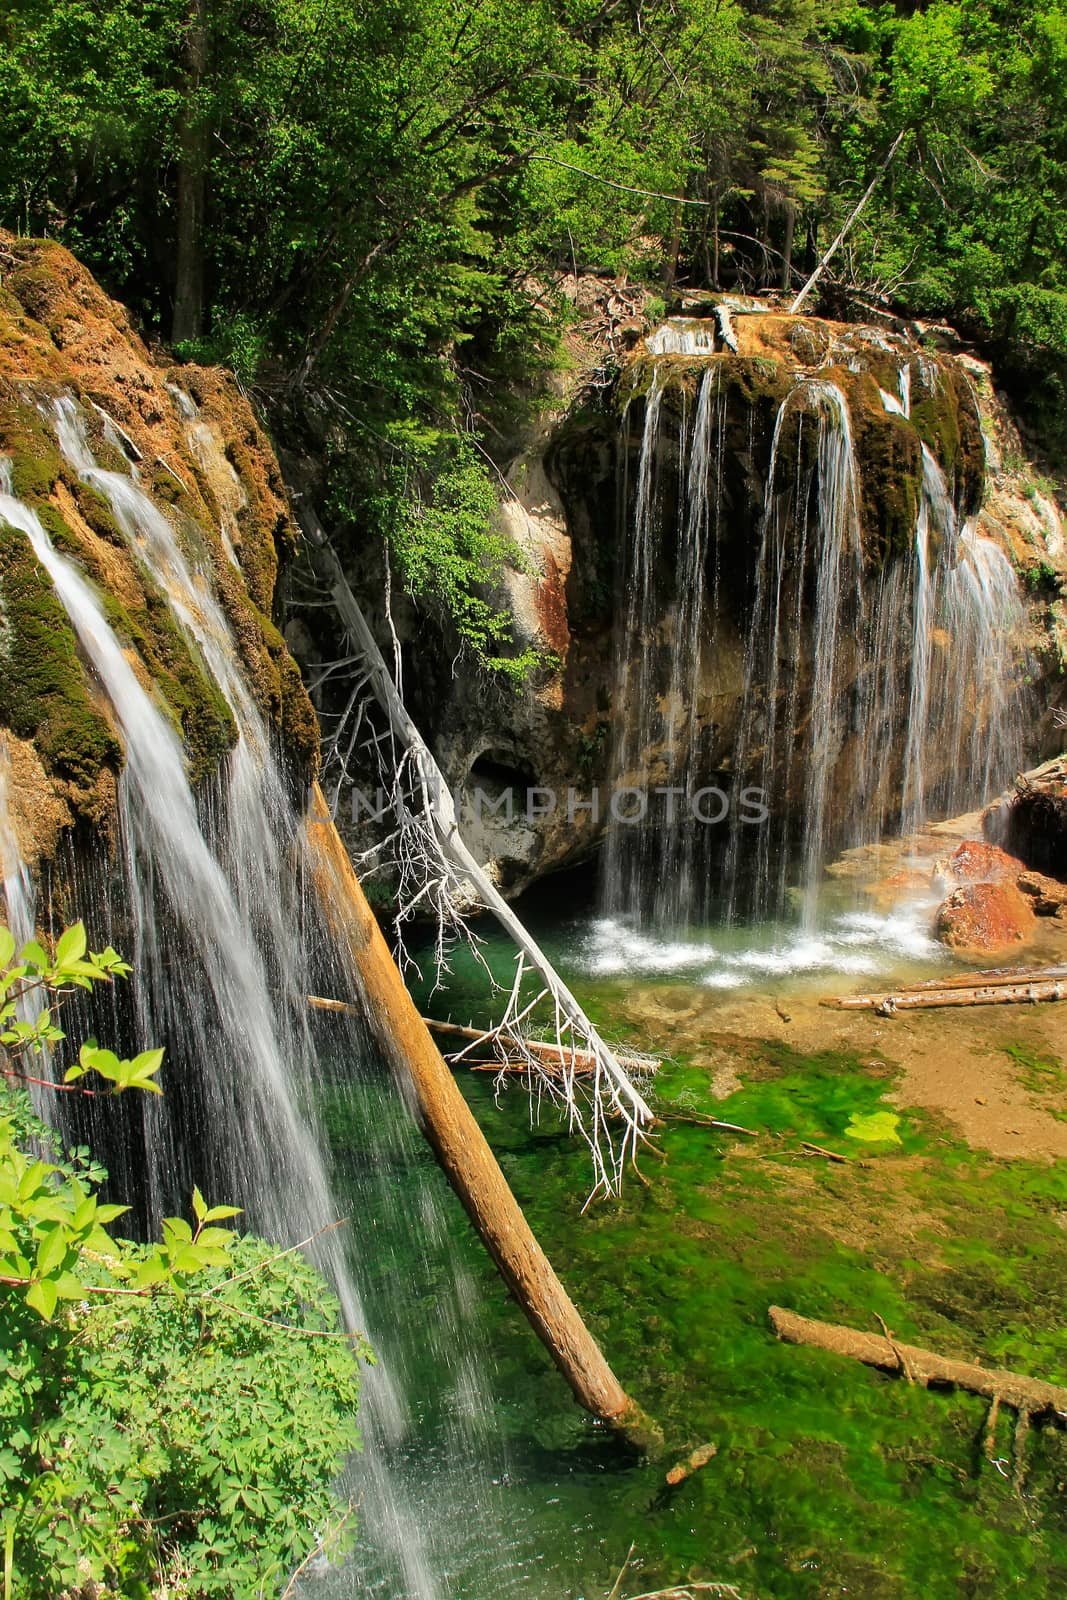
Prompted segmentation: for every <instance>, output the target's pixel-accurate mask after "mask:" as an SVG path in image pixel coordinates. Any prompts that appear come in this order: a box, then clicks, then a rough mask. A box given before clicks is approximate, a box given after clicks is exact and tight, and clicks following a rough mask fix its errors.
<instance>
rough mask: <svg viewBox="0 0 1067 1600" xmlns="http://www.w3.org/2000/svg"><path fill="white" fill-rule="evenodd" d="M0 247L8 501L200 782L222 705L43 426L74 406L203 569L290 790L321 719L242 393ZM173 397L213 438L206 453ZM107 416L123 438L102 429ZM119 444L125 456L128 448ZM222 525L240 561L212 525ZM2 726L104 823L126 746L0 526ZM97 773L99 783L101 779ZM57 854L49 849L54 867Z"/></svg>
mask: <svg viewBox="0 0 1067 1600" xmlns="http://www.w3.org/2000/svg"><path fill="white" fill-rule="evenodd" d="M2 242H3V243H4V245H5V247H6V248H7V249H8V250H9V251H10V253H11V254H12V255H13V256H14V258H15V265H14V267H13V268H12V269H11V270H10V271H9V272H7V273H5V280H4V283H3V285H2V286H0V453H2V454H4V455H6V456H8V457H9V458H10V460H11V465H12V487H13V490H14V493H15V494H16V496H17V497H18V499H19V500H20V501H21V502H22V503H23V504H24V505H26V506H27V507H28V508H29V509H31V510H33V511H34V512H35V513H36V514H37V515H38V517H39V518H40V520H41V522H42V524H43V526H44V527H45V529H46V531H47V532H48V534H49V537H50V538H51V539H52V541H53V543H54V544H55V546H56V548H57V549H60V550H62V551H63V553H64V554H65V555H67V556H68V557H69V558H70V559H72V560H74V561H75V562H76V563H77V564H78V565H79V566H80V567H81V568H82V570H83V571H84V572H85V573H86V574H87V576H88V577H89V579H90V581H91V582H92V583H93V585H94V587H95V589H96V591H97V593H98V595H99V596H100V599H101V603H102V605H103V607H104V610H105V613H106V615H107V617H108V620H109V622H110V623H111V625H112V627H113V628H114V630H115V632H116V635H117V636H118V638H119V640H120V642H121V643H122V645H123V647H124V648H125V649H126V650H127V651H128V652H129V653H130V654H131V657H132V656H134V655H135V656H136V658H137V659H136V662H135V668H136V671H137V673H138V676H139V677H140V678H141V681H142V682H143V683H145V684H146V685H147V686H149V687H150V688H151V691H152V693H153V695H154V697H155V698H156V700H157V703H158V704H159V705H160V707H161V709H163V710H164V712H165V714H166V715H167V716H168V717H169V718H170V719H171V721H172V722H173V724H174V727H175V729H176V731H177V732H178V733H179V734H180V737H181V738H182V741H183V743H184V746H185V749H186V752H187V757H188V767H189V773H190V777H191V778H192V780H193V781H194V782H200V781H202V780H204V779H206V778H208V777H209V776H210V775H211V774H212V773H213V772H214V771H216V770H217V768H218V766H219V763H220V762H221V761H222V760H223V759H224V758H225V756H226V754H227V752H228V751H230V750H231V749H232V748H233V745H234V743H235V740H236V737H237V729H236V727H235V724H234V720H233V716H232V714H231V712H230V709H229V707H228V705H227V704H226V701H225V699H224V697H223V695H222V693H221V691H220V690H219V688H218V685H217V684H216V683H215V681H214V680H213V678H212V677H211V674H210V673H209V672H208V671H207V669H206V667H205V664H204V662H203V661H202V659H201V658H200V654H199V651H198V650H197V648H196V645H195V643H194V642H192V641H191V640H190V639H189V638H188V637H187V636H186V635H185V633H184V632H183V630H182V629H181V627H180V626H179V624H178V623H177V621H176V619H175V617H174V614H173V611H172V609H171V607H170V605H169V603H168V601H167V598H166V596H165V595H164V594H163V593H162V592H161V591H160V589H159V588H158V586H157V585H156V584H155V583H154V581H153V579H152V578H151V576H150V575H149V574H148V573H147V572H146V571H145V570H144V568H143V566H142V563H141V562H140V561H139V560H138V559H137V557H136V554H135V552H133V551H131V549H130V547H129V543H128V540H127V539H126V537H125V535H124V533H123V531H122V529H121V528H120V527H119V525H118V524H117V522H116V520H115V518H114V516H113V514H112V511H111V507H110V505H109V503H108V500H107V497H106V495H105V494H103V493H101V492H100V491H99V490H97V489H96V488H95V487H93V486H92V485H90V484H86V483H84V482H82V481H81V480H80V478H79V477H78V475H77V473H76V472H75V471H74V470H73V469H72V468H71V467H70V465H69V464H68V463H67V462H65V461H64V459H63V458H62V456H61V454H60V451H59V448H58V445H57V441H56V437H55V433H54V430H53V428H52V426H51V423H50V420H49V419H50V415H51V408H52V405H53V403H54V401H55V400H56V398H57V397H59V396H60V395H69V396H72V397H73V398H74V399H75V400H77V401H78V402H79V403H80V404H81V405H82V407H83V409H84V412H85V416H86V424H87V430H88V436H89V442H90V445H91V448H92V450H93V453H94V455H95V457H96V459H97V461H98V462H99V463H100V465H101V466H102V467H104V468H106V469H108V470H112V471H129V470H131V465H132V463H133V462H136V465H137V470H138V473H139V477H140V482H141V486H142V487H143V488H144V490H145V492H146V493H148V494H149V495H150V496H151V497H152V498H153V500H154V501H155V503H156V504H157V505H158V506H159V508H160V509H161V510H162V512H163V514H164V515H165V516H166V517H167V519H168V520H169V521H170V522H171V524H172V525H173V527H174V529H175V532H176V535H177V537H178V540H179V542H180V543H181V544H182V546H183V547H184V548H185V550H186V552H187V554H190V555H191V556H192V558H193V559H194V560H195V563H196V565H197V566H199V567H200V568H201V569H204V570H208V571H212V572H213V573H214V576H215V581H216V587H217V590H218V592H219V595H220V598H221V600H222V603H223V606H224V609H225V611H226V613H227V615H228V617H229V620H230V623H231V626H232V628H233V630H234V635H235V639H236V643H237V648H238V651H239V653H240V656H241V659H242V662H243V664H244V667H245V670H246V674H247V676H248V679H249V681H250V685H251V687H252V689H253V692H254V694H255V697H256V700H257V702H258V703H259V705H260V707H261V709H262V711H263V714H264V716H265V717H266V718H267V719H268V722H269V723H270V725H271V727H272V730H273V732H274V734H275V736H276V739H277V744H278V747H279V750H280V753H281V755H282V758H283V760H284V762H285V764H286V766H287V768H288V770H289V771H290V773H291V774H292V777H293V781H294V785H296V786H298V787H302V786H303V785H304V784H305V783H306V781H307V780H308V778H309V777H310V775H311V774H312V773H313V772H314V770H315V767H316V764H317V759H318V742H319V730H318V725H317V721H316V718H315V713H314V711H313V709H312V706H311V703H310V701H309V699H308V697H307V694H306V691H305V690H304V686H303V684H302V682H301V680H300V675H299V672H298V670H297V668H296V666H295V664H294V663H293V661H292V660H291V658H290V657H289V655H288V652H287V650H286V647H285V644H284V641H283V640H282V637H281V634H280V633H279V632H278V630H277V628H276V627H275V625H274V622H273V620H272V612H273V608H274V604H275V594H274V591H275V584H276V581H277V574H278V566H279V561H280V560H281V559H284V558H285V557H287V556H289V555H291V553H292V551H293V549H294V548H295V545H296V541H297V532H296V527H295V523H294V521H293V518H292V515H291V512H290V508H289V505H288V501H287V498H286V494H285V489H284V484H283V482H282V478H281V472H280V469H279V467H278V463H277V461H276V459H275V457H274V454H273V451H272V449H271V446H270V442H269V440H268V439H267V436H266V434H265V432H264V431H263V429H262V427H261V426H260V424H259V422H258V420H257V418H256V417H255V415H254V413H253V411H252V408H251V406H250V405H249V403H248V401H247V399H246V398H245V397H244V395H243V394H242V393H241V392H240V390H239V389H238V387H237V385H236V383H235V382H234V381H233V379H232V378H231V377H230V376H229V375H228V374H225V373H221V372H217V371H213V370H211V369H206V368H201V367H192V366H190V367H173V366H164V365H161V364H159V362H158V360H157V359H156V358H155V356H154V355H153V354H152V353H150V352H149V351H148V349H147V348H146V347H145V345H144V344H143V343H142V341H141V339H140V338H139V336H138V335H137V333H136V332H135V331H134V329H133V328H132V326H131V325H130V323H129V320H128V318H127V316H126V313H125V312H124V311H123V310H122V308H121V307H120V306H118V305H116V304H115V303H114V302H113V301H111V300H109V299H108V297H107V296H106V295H105V294H104V293H103V291H102V290H101V289H100V288H99V286H98V285H97V284H96V283H95V282H94V281H93V279H92V277H91V276H90V274H89V273H88V272H87V271H85V269H84V268H82V267H81V266H80V265H79V263H78V262H77V261H75V259H74V258H73V257H72V256H71V255H70V254H69V253H68V252H67V251H65V250H63V249H62V248H61V247H59V246H57V245H55V244H54V243H51V242H48V241H37V240H14V239H12V238H11V237H10V236H9V235H3V236H2ZM172 386H178V387H180V388H182V389H184V390H185V391H186V392H187V393H188V394H189V395H190V396H191V398H192V399H193V400H194V401H195V403H196V405H197V406H198V407H199V408H200V419H199V421H200V423H202V424H203V425H204V427H205V428H206V429H208V430H210V434H211V438H212V449H211V451H210V452H209V456H210V459H208V460H206V461H205V460H204V459H202V456H201V453H200V451H199V450H198V447H197V438H196V436H194V434H193V432H192V430H190V429H189V421H188V418H187V416H186V415H184V414H183V412H182V410H181V407H180V406H179V404H178V403H177V399H176V396H175V394H174V392H173V388H172ZM105 417H108V418H111V419H112V420H113V421H114V423H115V424H116V425H117V427H118V429H119V431H120V433H121V435H122V436H123V438H124V440H125V444H124V445H123V448H122V449H120V448H119V445H118V442H117V440H116V439H115V436H114V434H112V433H107V434H105V428H104V418H105ZM123 451H125V454H124V453H123ZM226 527H229V530H230V538H231V542H232V546H233V548H234V549H235V550H236V556H237V561H238V563H239V567H238V566H235V565H234V561H233V558H232V554H231V553H230V551H229V549H228V547H227V548H224V545H223V539H222V535H221V533H220V529H222V528H226ZM0 539H2V548H0V600H2V604H3V611H2V616H0V647H2V649H3V652H4V658H5V663H6V667H7V671H6V673H5V677H4V683H3V685H2V690H0V722H2V723H3V724H4V725H6V726H7V728H9V729H10V730H11V731H12V733H13V734H17V735H18V736H19V737H21V738H23V739H26V740H30V741H32V742H33V743H34V744H35V745H36V748H37V750H38V753H39V755H40V758H41V761H42V763H43V766H44V769H45V771H46V773H47V774H48V776H49V778H50V780H51V782H52V783H53V785H54V787H55V790H56V793H57V795H58V796H60V797H61V798H62V801H63V802H64V803H65V804H66V805H68V806H69V807H70V812H71V814H72V815H73V817H74V818H75V820H76V821H77V822H78V823H79V824H82V825H84V824H92V825H93V826H95V827H103V828H104V829H105V830H107V829H109V828H110V827H111V825H112V823H113V818H111V817H109V816H108V815H106V814H105V813H106V811H107V808H108V806H110V805H112V804H113V797H114V792H115V783H114V779H115V777H116V776H117V774H118V772H119V771H121V767H122V763H123V759H124V756H123V750H122V745H121V741H120V739H119V737H118V734H117V732H116V730H115V728H114V727H113V726H112V724H111V722H110V720H109V716H108V714H107V712H106V710H105V709H104V708H103V706H102V703H101V702H100V699H99V694H98V690H97V688H96V686H95V684H94V682H93V679H92V675H91V672H90V671H89V669H88V668H87V666H86V664H85V662H84V661H83V659H82V657H81V653H80V651H79V647H78V644H77V641H76V639H75V637H74V634H73V632H72V630H71V628H70V625H69V624H68V622H67V620H66V617H65V615H64V614H63V611H62V608H61V607H60V605H59V603H58V602H57V600H56V598H55V595H54V594H53V592H52V589H51V586H50V584H49V583H48V580H47V577H46V576H45V574H44V573H43V572H42V571H41V570H40V569H39V568H38V567H37V564H36V562H35V561H34V559H33V556H32V553H31V552H30V549H29V546H28V544H27V543H26V540H25V538H24V537H23V536H22V535H21V534H20V533H18V532H16V531H14V530H11V529H8V528H0ZM105 780H106V781H105ZM52 848H54V842H53V844H51V845H50V844H45V843H42V847H41V857H42V859H46V858H47V857H48V856H49V855H50V853H51V850H52Z"/></svg>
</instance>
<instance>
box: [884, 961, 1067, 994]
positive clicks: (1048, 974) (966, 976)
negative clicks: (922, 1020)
mask: <svg viewBox="0 0 1067 1600" xmlns="http://www.w3.org/2000/svg"><path fill="white" fill-rule="evenodd" d="M1053 978H1067V965H1065V964H1062V963H1061V964H1059V965H1057V966H1054V967H991V968H990V970H989V971H988V972H954V973H951V974H950V975H949V976H948V977H947V978H924V979H923V980H922V982H921V983H905V984H902V985H901V989H902V991H903V993H905V994H924V993H927V992H928V991H929V990H931V989H992V988H1000V987H1003V986H1004V985H1005V984H1012V983H1040V982H1042V981H1044V980H1045V979H1053Z"/></svg>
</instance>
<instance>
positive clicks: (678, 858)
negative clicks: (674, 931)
mask: <svg viewBox="0 0 1067 1600" xmlns="http://www.w3.org/2000/svg"><path fill="white" fill-rule="evenodd" d="M697 326H699V325H697ZM685 337H686V338H687V339H688V338H690V337H693V336H691V335H690V334H688V333H687V334H686V336H685ZM696 348H699V349H700V350H702V351H706V350H707V349H709V348H710V346H709V345H707V344H705V343H700V344H698V345H697V346H696ZM720 377H721V367H720V366H719V365H718V364H711V365H709V366H708V368H707V370H706V372H705V373H704V374H703V376H702V378H701V381H700V385H699V388H698V391H697V403H696V408H695V413H694V416H693V421H692V427H690V425H689V416H688V408H687V407H683V410H682V415H681V418H680V421H679V425H678V435H677V440H676V462H675V471H674V472H673V474H671V476H672V478H673V480H674V481H673V484H672V489H673V491H674V493H675V494H676V496H677V499H678V503H679V505H680V506H681V507H683V508H684V513H682V515H683V522H682V526H681V528H680V531H679V543H678V549H677V559H676V577H675V582H674V584H673V589H672V593H671V595H670V599H669V605H668V609H667V613H666V616H665V617H664V618H663V620H662V622H661V620H660V617H659V607H660V604H661V602H662V600H663V580H664V578H665V576H666V573H665V563H664V562H663V560H662V549H661V544H662V536H663V528H662V513H663V498H664V496H663V486H662V483H661V479H662V478H663V476H664V475H665V473H666V472H667V470H668V463H667V461H666V460H665V456H664V452H663V451H662V449H661V445H662V440H661V436H660V422H661V416H660V413H661V407H662V401H663V395H664V391H665V378H666V369H663V368H660V367H657V368H655V370H654V372H653V375H652V381H651V385H650V388H649V392H648V395H647V398H646V401H645V415H644V421H643V425H642V438H641V447H640V457H639V468H638V479H637V490H636V495H635V508H634V520H633V527H634V535H633V544H632V551H633V560H632V567H631V570H630V572H629V574H628V578H627V582H626V589H625V606H626V621H625V627H624V629H623V630H622V632H621V634H620V648H619V649H618V650H617V654H616V694H615V697H616V704H617V705H618V706H620V707H621V708H623V720H622V725H621V731H620V733H619V736H618V738H617V741H616V746H615V752H614V762H613V778H614V782H613V785H612V791H613V794H615V795H619V794H620V792H621V791H622V790H623V789H624V788H625V787H626V786H627V785H631V786H634V787H638V788H640V789H641V791H642V794H643V796H644V801H645V802H647V803H648V804H649V805H650V806H655V807H656V809H657V811H658V813H659V815H658V817H655V818H650V821H653V822H658V826H657V827H653V826H649V827H645V826H642V825H640V824H638V825H636V826H635V825H632V824H631V823H629V822H617V823H616V824H615V825H614V826H612V827H609V830H608V835H607V843H606V848H605V869H604V870H605V882H606V898H607V902H608V905H609V907H610V908H611V909H612V910H613V911H624V910H625V909H627V908H628V907H629V906H631V905H632V904H634V903H635V901H637V900H638V899H639V898H641V897H642V896H643V894H644V892H645V891H646V890H647V887H648V885H650V884H651V886H652V890H651V898H650V899H648V900H647V902H646V912H647V914H648V916H649V917H650V919H651V920H654V921H657V922H673V921H677V920H679V919H680V918H682V917H683V913H684V908H685V907H686V906H687V905H688V904H689V903H690V902H691V899H692V895H693V893H694V892H695V886H696V880H697V879H698V877H699V875H700V871H701V867H702V855H701V849H700V847H701V845H702V843H703V838H702V830H701V828H700V827H699V826H698V825H697V824H696V823H695V822H694V820H693V818H692V817H691V816H690V815H689V805H688V798H689V795H690V792H691V790H692V787H693V783H694V781H695V778H696V746H697V734H698V730H697V706H698V703H699V700H700V696H701V693H702V689H701V674H702V671H703V668H704V665H705V660H706V652H705V645H706V644H707V645H708V646H709V647H710V646H713V645H714V624H715V617H716V615H717V608H718V590H719V550H720V537H719V536H720V520H721V515H722V498H721V487H722V465H723V451H724V449H725V416H726V413H725V399H726V397H725V393H724V391H723V388H722V385H721V382H720ZM709 628H710V629H711V637H710V639H708V640H707V641H706V640H705V634H706V633H707V631H708V629H709ZM660 635H662V637H663V639H664V641H665V643H666V644H667V647H668V652H669V667H668V675H667V679H666V682H665V684H663V685H662V689H661V688H660V685H659V680H658V677H657V671H656V668H657V662H656V656H655V651H654V649H653V648H651V645H652V641H653V639H655V638H657V637H658V636H660ZM637 640H640V641H641V642H642V645H641V648H639V649H636V650H635V649H631V648H629V647H628V646H629V644H630V642H632V641H637ZM647 751H653V752H654V753H655V765H654V770H653V771H651V772H649V773H647V774H644V773H642V770H641V762H642V753H643V752H647ZM649 778H651V779H652V780H653V782H654V786H655V787H656V788H657V789H658V791H659V792H658V793H656V794H654V795H652V796H649V795H648V790H649V788H650V784H649V782H648V781H647V779H649ZM642 803H644V802H638V804H642ZM642 820H643V819H642ZM653 874H654V877H653V876H652V875H653Z"/></svg>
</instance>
